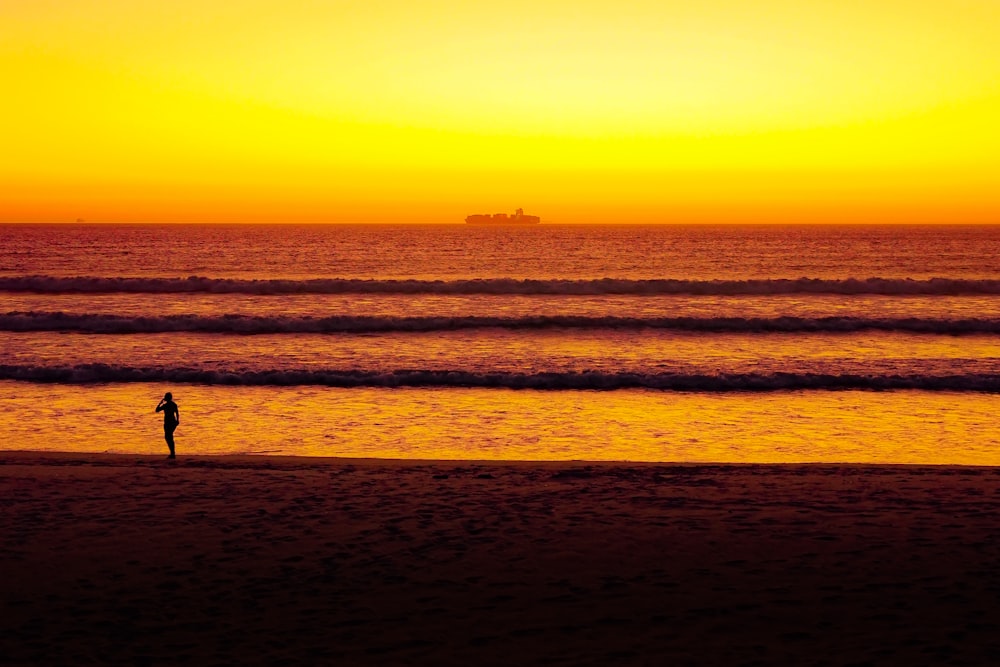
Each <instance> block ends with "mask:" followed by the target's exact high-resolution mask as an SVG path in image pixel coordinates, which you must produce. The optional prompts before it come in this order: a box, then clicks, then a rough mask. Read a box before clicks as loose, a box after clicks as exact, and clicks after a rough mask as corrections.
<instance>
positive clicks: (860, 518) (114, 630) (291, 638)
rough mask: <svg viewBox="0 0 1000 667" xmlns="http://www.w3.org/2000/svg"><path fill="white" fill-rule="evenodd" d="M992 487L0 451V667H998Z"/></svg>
mask: <svg viewBox="0 0 1000 667" xmlns="http://www.w3.org/2000/svg"><path fill="white" fill-rule="evenodd" d="M998 509H1000V469H992V468H949V467H892V466H851V465H840V466H836V465H813V466H798V465H795V466H704V465H683V466H679V465H678V466H675V465H630V464H610V465H609V464H582V463H581V464H555V463H553V464H547V463H468V462H437V463H433V462H413V461H353V460H342V459H341V460H338V459H291V458H284V459H280V458H226V457H219V458H207V457H206V458H198V457H191V458H182V459H180V460H179V461H178V462H176V464H171V463H169V462H167V461H165V460H163V459H161V458H146V457H135V456H101V455H73V454H61V455H59V454H36V453H16V454H11V453H5V454H2V455H0V565H2V576H0V604H2V609H0V613H2V617H0V663H3V664H45V665H62V664H129V665H131V664H137V665H143V664H150V665H154V664H179V663H185V664H189V665H202V664H219V665H226V664H337V665H355V664H376V665H383V664H386V665H396V664H419V665H506V666H512V665H521V664H553V665H614V664H636V665H644V664H648V665H671V664H691V665H712V664H720V665H755V664H759V665H772V664H785V665H806V664H817V665H845V664H878V665H881V664H886V665H966V664H969V665H995V664H1000V512H998Z"/></svg>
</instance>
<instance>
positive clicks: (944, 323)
mask: <svg viewBox="0 0 1000 667" xmlns="http://www.w3.org/2000/svg"><path fill="white" fill-rule="evenodd" d="M484 328H499V329H534V330H538V329H558V328H565V329H643V328H649V329H663V330H674V331H690V332H711V333H726V332H731V333H809V332H816V333H851V332H857V331H886V332H905V333H915V334H938V335H952V336H958V335H968V334H1000V319H985V318H984V319H975V318H973V319H958V320H948V319H921V318H865V317H775V318H756V317H751V318H746V317H705V318H701V317H648V318H647V317H614V316H605V317H587V316H576V315H537V316H526V317H482V316H457V317H368V316H335V317H290V316H279V317H266V316H252V315H222V316H200V315H166V316H159V317H146V316H140V317H133V316H119V315H107V314H74V313H62V312H51V313H49V312H11V313H6V314H4V315H0V331H15V332H28V331H75V332H82V333H96V334H144V333H175V332H195V333H220V334H242V335H251V334H303V333H314V334H335V333H391V332H430V331H457V330H462V329H484Z"/></svg>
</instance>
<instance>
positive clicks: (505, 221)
mask: <svg viewBox="0 0 1000 667" xmlns="http://www.w3.org/2000/svg"><path fill="white" fill-rule="evenodd" d="M465 221H466V222H467V223H469V224H470V225H537V224H538V223H539V222H541V221H542V219H541V218H539V217H538V216H537V215H525V214H524V209H523V208H519V209H517V211H516V212H515V213H514V215H507V214H506V213H494V214H493V215H489V214H488V213H484V214H479V215H470V216H469V217H467V218H466V219H465Z"/></svg>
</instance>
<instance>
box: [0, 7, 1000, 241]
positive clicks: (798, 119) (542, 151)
mask: <svg viewBox="0 0 1000 667" xmlns="http://www.w3.org/2000/svg"><path fill="white" fill-rule="evenodd" d="M0 26H2V27H0V85H2V90H3V91H4V103H3V104H2V105H0V123H2V127H3V142H2V145H3V159H2V160H0V221H72V220H74V219H76V218H78V217H79V218H84V219H87V220H93V221H310V222H351V221H361V222H363V221H379V222H389V221H399V222H411V221H412V222H432V221H433V222H459V221H461V220H462V218H464V216H465V215H467V214H469V213H473V212H497V211H508V212H509V211H511V210H513V209H514V208H515V207H518V206H523V207H524V208H525V209H526V210H527V212H529V213H535V214H538V215H541V216H542V217H543V220H544V221H546V222H594V221H599V220H613V221H619V222H838V221H843V222H1000V122H998V119H1000V39H997V38H996V35H997V34H998V30H1000V2H996V0H947V1H945V0H905V1H904V0H820V1H814V2H802V0H755V1H753V2H750V1H749V0H700V1H699V2H671V1H669V0H649V1H646V0H643V1H637V0H618V1H616V2H608V1H603V0H602V1H587V0H573V1H569V0H555V1H545V0H531V1H527V0H507V2H504V3H498V2H489V3H487V2H474V1H472V0H430V1H426V2H412V1H404V0H365V1H364V2H361V1H357V2H353V1H352V2H317V1H315V0H243V1H242V2H239V3H235V2H220V1H218V0H215V1H213V0H170V1H169V2H167V1H155V2H154V1H151V2H135V1H134V0H103V1H101V0H4V2H3V4H2V5H0Z"/></svg>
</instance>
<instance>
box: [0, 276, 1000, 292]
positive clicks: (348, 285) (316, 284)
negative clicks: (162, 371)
mask: <svg viewBox="0 0 1000 667" xmlns="http://www.w3.org/2000/svg"><path fill="white" fill-rule="evenodd" d="M0 291H5V292H35V293H44V294H65V293H152V294H175V293H176V294H183V293H210V294H260V295H268V294H562V295H599V294H635V295H669V294H686V295H706V296H708V295H713V296H739V295H769V294H842V295H851V294H881V295H932V296H933V295H976V294H978V295H990V294H1000V280H965V279H952V278H930V279H926V280H916V279H910V278H865V279H860V278H846V279H839V280H834V279H821V278H796V279H773V280H674V279H656V280H625V279H617V278H600V279H594V280H518V279H514V278H484V279H474V280H365V279H353V278H317V279H312V280H245V279H238V278H206V277H201V276H191V277H190V278H129V277H114V278H97V277H56V276H8V277H0Z"/></svg>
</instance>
